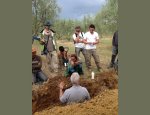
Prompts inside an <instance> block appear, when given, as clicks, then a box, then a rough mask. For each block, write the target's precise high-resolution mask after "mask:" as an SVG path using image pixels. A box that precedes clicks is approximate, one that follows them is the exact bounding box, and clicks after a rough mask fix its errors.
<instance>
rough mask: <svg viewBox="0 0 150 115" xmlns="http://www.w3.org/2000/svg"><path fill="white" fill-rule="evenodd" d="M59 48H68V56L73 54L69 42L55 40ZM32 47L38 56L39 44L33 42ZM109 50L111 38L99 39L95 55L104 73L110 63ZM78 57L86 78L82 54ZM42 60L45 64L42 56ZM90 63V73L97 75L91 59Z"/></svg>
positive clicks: (71, 45) (72, 45)
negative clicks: (97, 56)
mask: <svg viewBox="0 0 150 115" xmlns="http://www.w3.org/2000/svg"><path fill="white" fill-rule="evenodd" d="M59 46H64V47H68V48H69V52H68V53H69V54H73V53H75V47H74V43H73V42H72V41H70V42H69V41H65V40H57V47H59ZM32 47H35V48H36V49H37V50H38V55H40V53H41V50H42V49H43V47H42V46H41V45H40V44H39V42H38V41H34V43H33V45H32ZM111 48H112V37H104V38H101V40H100V43H99V44H98V45H97V53H98V55H99V57H100V63H101V67H102V69H103V70H104V71H105V70H106V71H107V66H108V65H109V63H110V58H111ZM80 57H81V59H82V62H83V70H84V73H86V74H85V75H86V76H87V72H86V71H87V70H86V66H85V60H84V57H83V55H82V53H81V54H80ZM42 59H43V62H45V57H44V56H42ZM91 62H92V71H94V72H95V73H97V68H96V65H95V62H94V60H93V58H92V59H91ZM43 67H44V68H45V66H43ZM46 72H47V73H48V71H46ZM88 74H89V73H88Z"/></svg>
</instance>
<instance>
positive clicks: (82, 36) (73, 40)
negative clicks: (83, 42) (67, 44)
mask: <svg viewBox="0 0 150 115" xmlns="http://www.w3.org/2000/svg"><path fill="white" fill-rule="evenodd" d="M75 36H76V37H77V34H76V33H75ZM81 36H82V37H83V32H81ZM73 41H74V44H75V43H76V42H75V40H73Z"/></svg>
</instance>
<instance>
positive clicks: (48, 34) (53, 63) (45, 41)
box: [41, 21, 58, 72]
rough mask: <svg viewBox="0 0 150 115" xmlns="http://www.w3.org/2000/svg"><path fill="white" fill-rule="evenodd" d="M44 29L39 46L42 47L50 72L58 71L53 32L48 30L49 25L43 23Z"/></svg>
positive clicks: (48, 23)
mask: <svg viewBox="0 0 150 115" xmlns="http://www.w3.org/2000/svg"><path fill="white" fill-rule="evenodd" d="M44 26H45V28H44V30H43V31H42V35H41V44H42V45H44V49H43V53H42V54H44V55H46V57H47V63H48V65H49V69H50V71H51V72H53V71H54V72H57V70H58V58H57V53H56V41H55V39H54V33H55V32H54V31H53V30H52V29H50V27H51V23H50V22H49V21H48V22H46V23H45V25H44Z"/></svg>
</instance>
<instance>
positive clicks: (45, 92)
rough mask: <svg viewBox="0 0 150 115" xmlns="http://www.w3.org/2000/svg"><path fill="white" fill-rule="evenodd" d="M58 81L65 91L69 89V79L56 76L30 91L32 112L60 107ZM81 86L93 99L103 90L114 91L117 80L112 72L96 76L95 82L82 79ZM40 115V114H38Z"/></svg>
mask: <svg viewBox="0 0 150 115" xmlns="http://www.w3.org/2000/svg"><path fill="white" fill-rule="evenodd" d="M60 81H64V82H65V84H66V87H65V89H67V88H69V87H71V84H70V80H69V78H65V77H62V76H56V77H54V78H50V79H49V80H48V81H47V82H46V83H45V84H43V85H41V86H39V87H38V89H36V90H33V91H32V111H33V113H34V112H37V111H42V110H43V109H46V108H47V107H49V108H52V107H54V106H57V105H61V104H60V101H59V88H58V84H59V83H60ZM80 84H81V86H84V87H86V88H87V90H88V91H89V93H90V96H91V97H92V98H93V97H95V96H97V95H98V94H99V93H100V92H102V91H103V90H105V89H115V88H117V87H118V80H117V78H116V76H115V74H114V72H113V71H111V72H103V73H101V74H99V75H96V79H95V80H91V79H84V78H82V79H81V80H80ZM40 115H41V114H40Z"/></svg>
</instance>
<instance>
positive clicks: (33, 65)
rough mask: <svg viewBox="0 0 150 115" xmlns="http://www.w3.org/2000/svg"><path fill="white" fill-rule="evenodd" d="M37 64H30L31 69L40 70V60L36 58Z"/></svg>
mask: <svg viewBox="0 0 150 115" xmlns="http://www.w3.org/2000/svg"><path fill="white" fill-rule="evenodd" d="M36 63H37V64H34V62H33V63H32V68H33V69H40V68H41V67H42V59H41V58H40V57H38V60H37V61H36Z"/></svg>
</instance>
